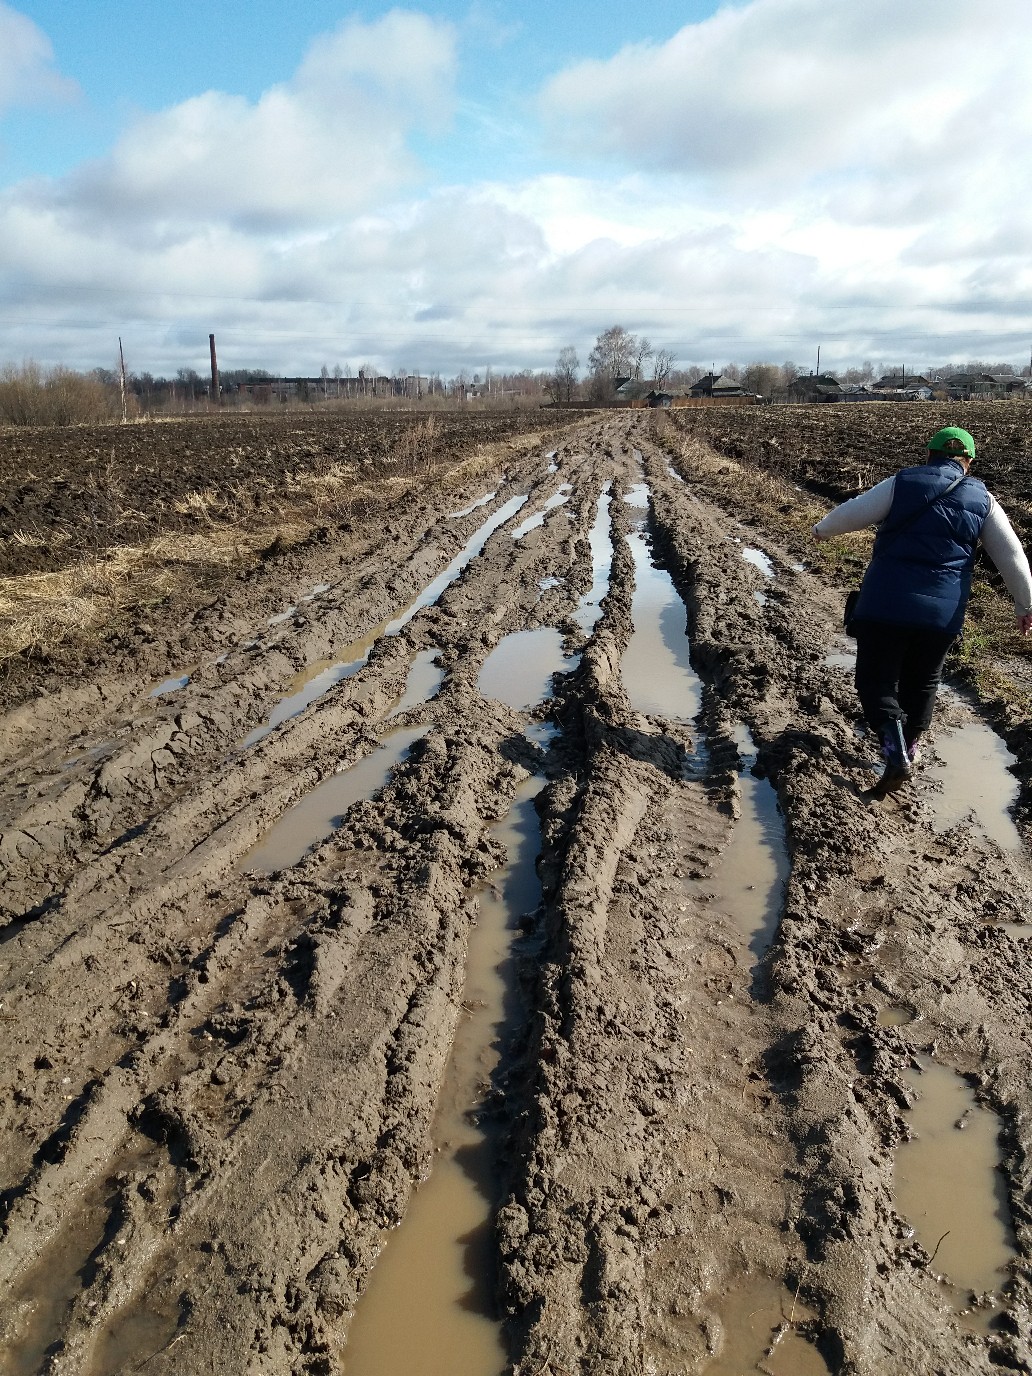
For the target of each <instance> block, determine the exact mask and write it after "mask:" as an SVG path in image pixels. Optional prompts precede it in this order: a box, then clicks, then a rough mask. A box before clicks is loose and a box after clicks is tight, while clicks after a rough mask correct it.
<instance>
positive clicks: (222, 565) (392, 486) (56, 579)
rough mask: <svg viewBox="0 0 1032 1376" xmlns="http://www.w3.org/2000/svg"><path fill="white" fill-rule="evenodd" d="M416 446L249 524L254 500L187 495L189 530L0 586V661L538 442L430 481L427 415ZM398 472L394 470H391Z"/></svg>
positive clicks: (324, 478) (341, 470) (494, 452)
mask: <svg viewBox="0 0 1032 1376" xmlns="http://www.w3.org/2000/svg"><path fill="white" fill-rule="evenodd" d="M415 430H416V431H417V432H418V433H417V434H416V436H415V439H414V440H413V441H412V442H411V443H410V444H408V445H407V446H405V447H404V448H403V452H401V453H400V454H399V455H398V456H397V467H394V466H393V465H392V468H393V471H390V470H388V473H386V474H384V476H382V477H379V478H362V477H360V476H359V472H358V470H357V469H356V467H355V466H354V465H351V464H336V465H334V466H333V467H332V468H330V469H329V470H327V471H325V472H322V473H306V474H303V475H299V476H298V478H297V481H296V483H295V484H294V485H293V491H292V493H291V501H290V506H289V508H288V509H283V510H281V511H279V512H271V511H269V510H265V511H263V512H261V513H260V516H259V517H258V519H257V520H256V517H255V513H254V510H253V493H251V494H247V493H243V492H242V491H240V490H237V489H236V488H235V487H233V486H232V485H231V486H228V487H226V488H224V489H222V490H221V491H219V490H216V489H215V488H204V489H202V490H200V491H196V492H190V493H187V494H186V495H185V496H184V497H182V498H180V500H179V501H178V502H177V503H176V506H175V509H176V511H177V512H178V513H179V514H180V515H184V516H190V517H191V518H193V524H195V525H196V526H197V527H198V529H196V530H195V531H194V532H192V533H184V532H173V533H170V534H166V535H162V536H159V537H157V538H156V539H154V540H152V541H150V542H148V543H146V544H138V545H113V546H110V547H108V548H106V549H103V550H100V551H98V553H97V555H96V556H95V557H93V558H90V559H86V560H82V561H80V562H78V563H75V564H70V565H68V566H67V567H65V568H63V569H60V570H57V571H54V572H48V573H34V574H24V575H20V576H18V577H14V578H0V663H2V662H3V661H4V660H6V659H9V658H10V657H12V656H14V655H19V654H25V653H27V652H34V653H43V654H45V653H47V652H49V651H52V650H54V649H55V648H56V647H57V646H59V645H60V644H61V643H62V642H64V641H67V640H79V641H83V640H87V639H90V638H92V637H94V636H96V635H97V634H99V633H100V632H101V631H103V630H104V629H105V628H106V627H108V626H110V625H111V624H112V623H113V622H114V621H116V620H117V619H118V618H119V617H120V616H123V615H125V614H130V615H131V614H133V613H134V612H137V611H140V610H142V609H145V608H147V607H153V606H155V605H156V604H158V603H160V602H163V601H165V600H167V599H168V598H169V597H171V596H173V595H174V594H175V593H177V592H189V590H190V588H191V586H195V585H196V581H197V576H198V574H199V572H200V571H201V570H213V569H225V570H228V569H235V568H239V567H241V566H243V565H244V564H246V563H248V562H251V561H253V560H254V558H255V557H256V555H257V554H258V552H259V551H261V550H264V549H268V548H269V546H270V545H273V544H274V543H275V544H278V545H279V546H280V547H289V546H290V545H292V544H296V543H297V542H299V541H300V540H303V539H304V538H305V536H306V535H307V534H308V532H309V531H310V530H311V529H312V526H313V525H314V524H317V523H318V522H319V521H320V520H324V519H326V518H327V517H328V516H332V517H334V518H336V519H342V518H345V517H361V516H364V515H366V514H368V513H371V512H374V511H377V510H378V509H382V508H383V507H385V506H389V505H394V503H395V502H397V501H398V500H399V499H402V498H403V497H404V496H405V494H406V493H407V492H409V491H410V490H413V489H418V490H420V491H425V490H426V488H427V486H428V483H432V484H433V486H434V487H437V488H440V489H443V490H448V489H450V488H452V487H456V486H458V485H459V484H460V483H464V482H468V481H469V480H470V479H471V478H476V477H477V476H478V475H479V474H481V473H484V474H487V473H489V472H493V471H494V470H496V469H497V467H498V464H499V462H500V460H502V459H504V458H507V457H511V456H512V455H513V454H514V453H520V452H523V451H525V450H527V449H530V448H532V447H533V446H534V445H535V443H537V442H538V441H539V439H540V437H539V436H533V435H530V436H520V438H519V440H518V441H507V442H500V443H498V444H494V445H485V446H482V447H481V448H479V449H478V450H477V451H476V453H474V454H473V455H472V456H471V457H470V458H468V459H466V460H465V461H463V462H462V463H460V464H457V465H455V466H454V467H451V468H448V469H440V470H438V471H437V472H436V473H435V472H433V471H432V470H431V469H430V466H429V465H430V460H429V458H428V457H427V456H428V454H429V453H430V451H431V450H432V446H433V444H434V442H435V440H436V434H437V427H436V422H435V421H434V419H433V417H430V418H428V419H427V421H426V422H424V423H423V424H422V425H420V426H417V427H415ZM399 469H400V470H402V471H400V472H399V471H398V470H399ZM8 540H9V541H10V542H11V543H12V544H25V545H36V546H42V545H45V544H47V543H49V541H48V540H47V539H46V538H44V537H43V536H41V535H39V534H37V533H29V532H16V533H15V534H13V535H11V536H9V537H8Z"/></svg>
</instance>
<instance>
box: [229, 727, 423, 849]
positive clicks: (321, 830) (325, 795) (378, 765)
mask: <svg viewBox="0 0 1032 1376" xmlns="http://www.w3.org/2000/svg"><path fill="white" fill-rule="evenodd" d="M429 730H430V728H429V726H412V727H407V728H403V729H401V730H398V731H392V732H391V733H390V735H389V736H386V737H385V738H384V740H383V741H382V742H381V743H380V746H379V747H378V749H376V750H374V751H373V753H372V754H371V755H366V756H364V757H363V758H362V759H361V760H358V761H357V763H355V764H353V765H351V766H350V768H348V769H345V770H344V771H343V772H342V773H340V774H331V775H330V777H329V778H328V779H325V780H324V781H323V782H322V783H321V784H320V785H319V786H318V788H314V789H313V790H312V791H311V793H308V794H306V795H305V797H304V798H302V799H301V801H300V802H299V803H295V805H294V806H293V807H292V808H290V809H288V811H287V812H285V813H284V814H283V816H282V817H281V818H280V819H279V821H278V822H277V823H276V824H275V826H274V827H273V828H272V830H271V831H269V832H268V833H267V834H266V835H265V836H264V837H263V838H262V840H261V841H259V843H258V844H257V846H255V847H254V849H253V850H252V851H251V852H250V853H249V854H248V855H246V856H245V857H244V859H243V861H242V864H241V867H242V868H243V869H248V870H264V871H266V872H267V873H272V872H273V871H275V870H284V869H289V868H290V867H291V865H296V864H297V863H298V861H299V860H301V859H302V858H303V857H304V856H305V855H306V854H307V853H308V851H310V850H311V849H312V847H313V846H316V845H318V844H319V842H320V841H324V840H325V839H326V837H327V836H330V835H332V833H333V832H334V831H336V829H337V827H339V826H340V824H341V822H342V821H343V819H344V816H345V814H346V813H347V810H348V808H350V807H352V806H353V805H354V804H355V803H357V802H361V801H363V800H365V799H369V798H373V797H375V795H376V794H377V793H379V792H380V790H381V789H382V788H383V787H384V786H385V785H386V783H387V780H388V778H389V777H390V774H391V771H392V770H393V769H395V768H396V767H397V766H398V765H399V764H400V763H401V761H402V760H403V759H404V758H405V756H406V755H407V754H408V752H409V750H410V749H411V748H412V746H413V745H414V744H415V743H416V741H418V740H419V739H421V737H423V736H425V735H426V733H427V732H428V731H429Z"/></svg>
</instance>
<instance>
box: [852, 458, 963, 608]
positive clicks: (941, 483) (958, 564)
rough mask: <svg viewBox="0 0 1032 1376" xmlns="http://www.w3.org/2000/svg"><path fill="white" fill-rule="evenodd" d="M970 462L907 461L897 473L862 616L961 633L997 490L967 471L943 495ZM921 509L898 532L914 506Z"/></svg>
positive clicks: (862, 595)
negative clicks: (897, 529) (980, 541)
mask: <svg viewBox="0 0 1032 1376" xmlns="http://www.w3.org/2000/svg"><path fill="white" fill-rule="evenodd" d="M962 472H963V469H962V468H961V466H960V464H958V463H957V462H956V461H955V460H953V459H946V460H944V461H942V462H940V463H926V464H921V466H920V467H918V468H904V469H901V470H900V472H899V473H897V474H896V483H895V489H894V492H893V497H892V507H891V509H890V511H889V514H888V516H887V517H886V518H885V520H884V521H883V522H882V524H881V526H879V528H878V535H877V537H876V539H875V542H874V554H873V556H872V558H871V562H870V564H869V565H868V568H867V572H866V573H865V574H864V581H863V583H862V585H861V588H860V600H859V602H858V603H857V606H856V612H855V616H856V617H857V619H863V620H868V621H892V622H895V623H896V624H897V625H904V626H927V627H928V628H929V629H934V630H940V631H948V632H949V633H950V634H951V635H957V634H959V632H960V628H961V626H962V624H963V622H964V609H965V608H966V606H967V600H968V594H969V593H970V591H971V573H972V570H973V569H974V566H975V547H976V546H977V544H978V537H979V535H980V534H981V533H982V526H983V525H984V524H985V518H986V517H987V516H988V515H989V493H988V492H987V491H986V488H985V485H984V484H983V483H981V482H979V480H978V479H977V478H970V477H968V478H965V479H964V481H963V482H962V483H961V484H960V486H959V487H955V488H954V489H953V491H952V492H951V493H950V494H949V496H948V497H945V498H944V499H943V500H942V501H932V502H931V504H930V505H928V506H925V504H926V503H927V502H929V500H930V498H932V497H933V496H934V494H935V493H936V492H945V490H946V488H947V487H949V485H950V483H951V482H953V480H954V479H955V478H958V477H960V475H961V473H962ZM921 507H925V509H924V510H923V511H921V514H920V515H918V516H915V517H914V518H913V519H912V520H910V521H909V522H908V524H907V525H906V527H905V528H904V529H903V530H901V531H900V532H899V534H898V535H893V534H892V530H893V528H894V527H895V526H896V525H898V524H899V522H900V521H904V520H906V519H907V517H908V516H910V515H911V513H913V512H915V511H918V510H919V509H920V508H921Z"/></svg>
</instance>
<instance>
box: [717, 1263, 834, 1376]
mask: <svg viewBox="0 0 1032 1376" xmlns="http://www.w3.org/2000/svg"><path fill="white" fill-rule="evenodd" d="M720 1317H721V1321H722V1325H723V1329H724V1342H723V1344H722V1347H721V1350H720V1352H719V1353H718V1355H717V1356H716V1358H715V1359H714V1360H713V1361H712V1362H710V1363H709V1364H708V1365H707V1366H705V1367H703V1371H704V1372H705V1376H751V1373H753V1372H760V1373H763V1374H764V1376H830V1368H829V1367H828V1365H827V1363H826V1362H825V1360H824V1358H823V1357H822V1356H821V1354H820V1353H819V1352H818V1351H817V1349H816V1348H815V1347H814V1346H813V1345H812V1344H811V1343H809V1342H807V1340H806V1339H805V1338H804V1337H803V1336H802V1334H801V1333H799V1332H798V1331H797V1328H796V1327H795V1326H794V1325H799V1324H804V1323H806V1322H808V1321H812V1320H813V1318H814V1315H813V1313H812V1312H811V1311H810V1310H808V1309H807V1308H806V1306H805V1305H804V1304H803V1303H802V1302H801V1301H800V1300H799V1298H798V1296H793V1295H791V1294H790V1293H789V1292H788V1290H787V1289H786V1288H785V1287H784V1286H783V1285H780V1284H778V1282H777V1281H774V1280H770V1279H768V1278H767V1277H766V1276H757V1277H755V1278H754V1279H753V1280H752V1281H750V1283H749V1284H748V1285H746V1286H744V1287H743V1288H742V1289H741V1290H738V1291H736V1292H735V1293H734V1294H733V1295H730V1296H729V1297H728V1298H727V1300H725V1302H724V1304H723V1306H722V1308H721V1311H720Z"/></svg>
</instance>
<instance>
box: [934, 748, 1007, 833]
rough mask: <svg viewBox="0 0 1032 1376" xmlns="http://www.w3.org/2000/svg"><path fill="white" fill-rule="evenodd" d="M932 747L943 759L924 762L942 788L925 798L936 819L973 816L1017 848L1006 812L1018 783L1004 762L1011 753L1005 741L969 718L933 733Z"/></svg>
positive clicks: (945, 822) (946, 823)
mask: <svg viewBox="0 0 1032 1376" xmlns="http://www.w3.org/2000/svg"><path fill="white" fill-rule="evenodd" d="M935 753H936V754H937V755H939V756H941V758H942V761H943V763H942V764H941V765H940V764H934V763H933V764H931V765H929V767H928V775H929V777H930V778H932V779H938V780H939V781H940V782H941V783H942V793H930V794H929V795H928V804H929V806H930V807H931V809H932V811H933V812H934V814H935V817H936V821H937V822H938V824H939V825H940V826H941V827H943V828H948V827H952V826H956V825H957V824H958V823H959V822H963V821H965V820H967V819H969V818H971V817H972V816H973V817H974V821H975V824H976V825H977V826H978V827H979V828H980V830H982V831H983V832H984V833H985V834H986V836H989V837H990V838H991V839H992V840H994V841H995V842H996V843H997V845H998V846H1000V848H1001V849H1002V850H1010V851H1017V850H1021V848H1022V840H1021V834H1020V833H1019V831H1018V829H1017V827H1016V826H1015V825H1014V819H1013V818H1012V817H1011V814H1010V809H1011V807H1013V805H1014V802H1015V800H1016V798H1017V796H1018V789H1019V785H1018V781H1017V779H1016V778H1015V777H1014V775H1013V774H1012V773H1011V772H1010V769H1009V768H1008V766H1009V765H1011V764H1013V763H1014V756H1013V755H1012V754H1011V752H1010V751H1009V750H1008V749H1007V746H1006V743H1005V742H1004V741H1003V740H1001V738H1000V737H999V736H998V735H997V734H996V732H995V731H992V730H990V728H989V727H988V726H985V725H984V724H983V723H982V722H970V723H969V724H968V725H966V726H962V727H960V728H959V730H957V731H950V732H948V733H947V734H945V735H940V736H938V737H937V738H936V741H935Z"/></svg>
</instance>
